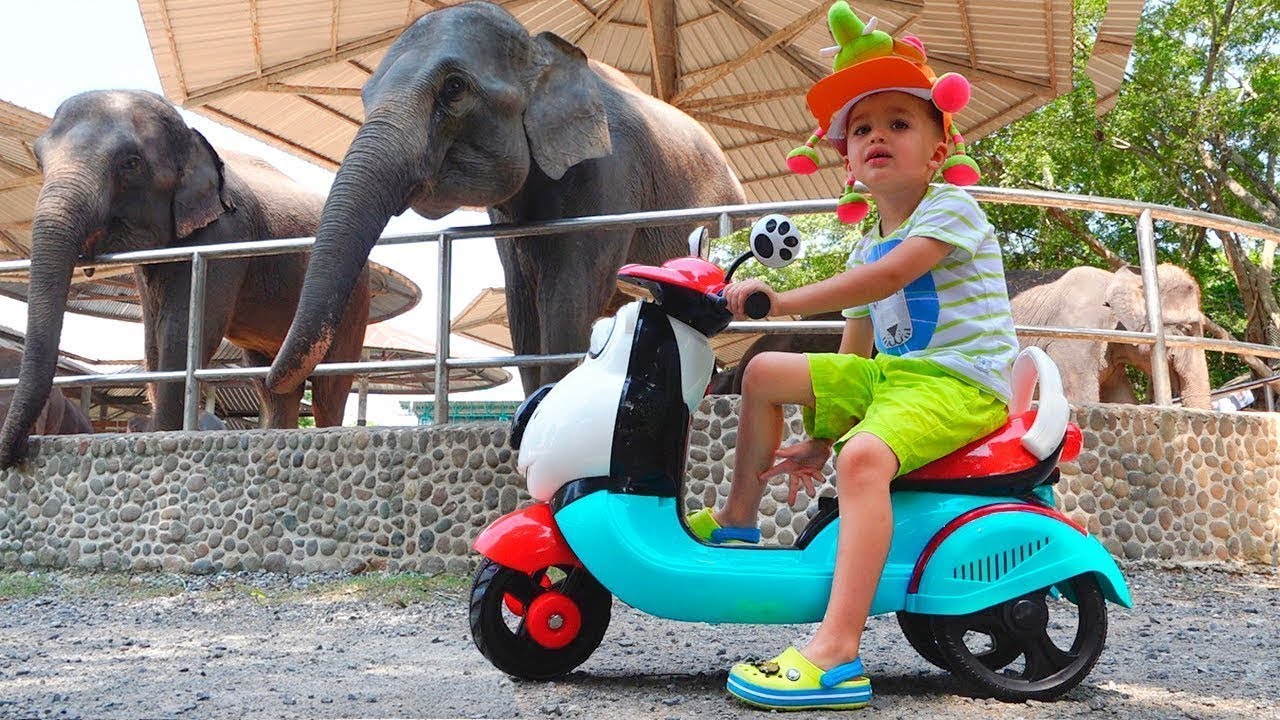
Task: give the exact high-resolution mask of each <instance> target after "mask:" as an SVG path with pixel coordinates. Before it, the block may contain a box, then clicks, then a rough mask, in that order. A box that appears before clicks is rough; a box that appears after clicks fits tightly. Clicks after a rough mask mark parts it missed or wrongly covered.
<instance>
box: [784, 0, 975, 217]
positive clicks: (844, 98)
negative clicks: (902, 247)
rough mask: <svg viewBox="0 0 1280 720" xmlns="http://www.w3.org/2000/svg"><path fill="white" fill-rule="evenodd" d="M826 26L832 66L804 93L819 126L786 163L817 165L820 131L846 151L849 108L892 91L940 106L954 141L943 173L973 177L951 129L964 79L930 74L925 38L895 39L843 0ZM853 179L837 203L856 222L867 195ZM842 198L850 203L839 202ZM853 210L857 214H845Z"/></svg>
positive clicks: (805, 169)
mask: <svg viewBox="0 0 1280 720" xmlns="http://www.w3.org/2000/svg"><path fill="white" fill-rule="evenodd" d="M827 26H828V27H829V28H830V30H831V35H832V37H834V38H835V41H836V43H837V45H836V46H835V47H833V48H827V49H826V50H824V51H823V54H824V55H834V56H835V60H834V61H833V63H832V64H833V72H832V73H831V74H830V75H828V76H827V77H825V78H823V79H821V80H819V81H818V82H817V83H815V84H814V86H813V88H812V89H810V90H809V94H808V95H807V96H806V98H805V100H806V102H807V103H808V105H809V112H811V113H812V114H813V116H814V119H816V120H817V121H818V127H817V129H816V130H815V131H814V133H813V135H812V136H810V138H809V141H808V142H806V143H805V144H804V145H802V146H801V147H798V148H796V149H795V150H792V151H791V153H790V154H789V155H788V156H787V166H788V167H789V168H790V169H791V170H792V171H793V172H797V173H800V174H808V173H811V172H814V171H815V170H817V168H818V154H817V150H816V149H815V147H814V146H815V145H816V144H817V142H818V140H819V139H821V138H823V137H825V138H826V139H827V141H828V142H829V143H831V145H832V146H833V147H834V148H835V149H836V151H838V152H839V153H840V155H841V156H842V157H845V156H846V155H847V140H846V138H845V132H846V125H847V121H846V118H848V116H849V111H850V110H851V109H852V108H853V106H854V105H856V104H857V103H858V102H859V101H861V100H862V99H863V98H865V97H867V96H868V95H873V94H875V93H880V92H890V91H896V92H905V93H908V94H910V95H915V96H916V97H919V98H922V99H924V100H928V101H930V102H932V103H933V104H934V106H936V107H937V108H938V109H939V110H940V111H941V112H942V126H943V131H944V132H945V133H946V134H947V136H948V138H949V139H950V140H951V141H952V142H953V143H954V146H955V147H954V152H953V154H952V155H951V157H949V158H948V159H947V161H946V163H945V164H944V165H943V167H942V175H943V178H944V179H945V180H946V181H947V182H950V183H953V184H955V185H972V184H973V183H976V182H977V181H978V179H979V173H978V168H977V165H976V164H975V163H974V162H973V160H972V159H970V158H969V157H968V155H967V154H966V151H965V145H964V138H962V137H960V135H959V133H956V132H954V129H953V122H952V116H953V114H954V113H958V112H960V111H961V110H962V109H964V107H965V105H967V104H968V102H969V96H970V93H971V88H970V86H969V81H968V80H966V79H965V78H964V77H963V76H961V75H959V74H957V73H945V74H944V75H942V76H941V77H939V76H937V75H935V74H934V72H933V69H932V68H930V67H929V65H928V63H927V56H926V54H925V50H924V43H922V42H921V41H920V40H919V39H918V38H915V37H912V36H906V37H903V38H900V39H894V38H892V37H891V36H890V35H889V34H888V33H886V32H884V31H882V30H876V19H875V18H874V17H873V18H871V19H870V20H868V21H867V22H866V23H863V22H862V21H861V20H859V19H858V16H857V15H856V14H854V12H853V10H852V8H850V7H849V4H848V3H847V2H845V0H838V1H837V2H836V3H835V4H834V5H832V6H831V9H830V10H829V11H828V12H827ZM846 161H847V157H846ZM854 182H855V180H854V178H853V177H852V175H850V177H849V178H848V180H847V182H846V183H845V192H844V194H843V195H842V197H841V203H840V206H838V209H837V212H838V214H840V215H841V219H844V220H845V221H846V222H857V221H858V220H861V219H862V217H863V216H865V215H866V200H865V198H862V196H861V195H860V194H859V193H855V192H853V183H854ZM846 199H848V200H847V202H846ZM858 203H860V204H861V207H860V208H859V207H857V205H856V204H858ZM846 204H854V205H853V206H851V207H848V208H844V207H843V206H844V205H846ZM855 215H856V219H849V218H853V217H854V216H855Z"/></svg>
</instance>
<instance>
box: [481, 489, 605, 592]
mask: <svg viewBox="0 0 1280 720" xmlns="http://www.w3.org/2000/svg"><path fill="white" fill-rule="evenodd" d="M471 547H472V549H474V550H475V551H476V552H478V553H480V554H481V555H483V556H485V557H487V558H489V559H490V560H492V561H494V562H496V563H498V564H499V565H503V566H505V567H509V568H511V569H513V570H519V571H520V572H522V573H525V574H528V575H532V574H533V573H535V572H537V571H539V570H542V569H544V568H548V567H551V566H552V565H572V566H574V567H582V562H581V561H580V560H578V556H576V555H574V554H573V551H572V550H570V549H569V543H567V542H565V539H564V536H563V535H561V534H560V530H559V528H557V527H556V521H555V518H554V517H553V516H552V515H551V506H549V505H547V504H546V503H537V504H534V505H530V506H529V507H526V508H522V509H520V510H516V511H514V512H510V513H507V514H506V515H503V516H502V517H500V518H498V519H497V520H495V521H494V523H493V524H492V525H490V526H489V527H487V528H485V529H484V531H483V532H481V533H480V535H479V536H478V537H476V541H475V543H473V544H472V546H471Z"/></svg>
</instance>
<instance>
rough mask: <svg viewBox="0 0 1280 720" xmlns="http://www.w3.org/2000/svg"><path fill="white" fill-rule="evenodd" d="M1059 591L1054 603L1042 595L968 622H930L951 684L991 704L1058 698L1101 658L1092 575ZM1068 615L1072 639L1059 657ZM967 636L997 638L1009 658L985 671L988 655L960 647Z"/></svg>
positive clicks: (947, 618) (1103, 622) (944, 618)
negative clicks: (973, 690)
mask: <svg viewBox="0 0 1280 720" xmlns="http://www.w3.org/2000/svg"><path fill="white" fill-rule="evenodd" d="M1059 587H1060V588H1061V590H1062V591H1063V592H1062V595H1063V596H1064V597H1062V598H1051V597H1050V588H1044V589H1043V590H1038V591H1036V592H1032V593H1028V594H1026V595H1023V596H1021V597H1017V598H1014V599H1012V600H1008V601H1006V602H1003V603H1000V604H999V605H995V606H993V607H990V608H987V609H985V610H981V611H979V612H976V613H972V614H970V615H935V616H933V617H932V622H931V624H932V628H933V634H934V637H935V638H936V640H937V645H938V651H939V653H940V654H941V655H942V657H943V659H944V660H945V661H946V662H947V663H948V664H949V665H950V666H951V671H952V672H953V673H955V674H956V675H957V676H958V677H960V678H961V679H963V680H966V681H968V682H969V683H970V684H972V685H973V686H976V687H977V688H978V689H979V691H980V692H982V693H983V694H985V695H989V696H990V697H994V698H996V699H998V700H1003V701H1006V702H1025V701H1027V700H1038V701H1045V700H1052V699H1054V698H1056V697H1058V696H1060V695H1062V694H1063V693H1066V692H1067V691H1069V690H1071V689H1072V688H1074V687H1075V686H1076V685H1079V684H1080V681H1081V680H1084V678H1085V676H1086V675H1088V674H1089V671H1090V670H1092V669H1093V666H1094V664H1095V663H1097V662H1098V658H1099V656H1101V655H1102V649H1103V646H1104V645H1105V644H1106V639H1107V605H1106V598H1104V597H1103V595H1102V589H1101V588H1100V587H1099V586H1098V581H1097V580H1095V579H1094V578H1093V576H1092V575H1088V574H1085V575H1077V576H1076V577H1074V578H1071V579H1070V580H1068V581H1066V582H1064V583H1060V584H1059ZM1068 598H1070V599H1071V600H1068ZM1073 602H1074V604H1072V603H1073ZM1070 614H1074V615H1075V623H1074V635H1073V636H1072V637H1070V638H1069V641H1068V642H1069V645H1068V646H1067V648H1066V649H1064V648H1063V646H1062V645H1060V644H1059V641H1060V640H1063V641H1067V638H1065V637H1064V635H1065V634H1069V633H1070V630H1068V629H1066V626H1069V625H1070V624H1071V623H1070V622H1069V621H1068V618H1067V616H1068V615H1070ZM1064 630H1065V632H1064ZM1050 631H1052V632H1050ZM973 634H979V635H985V636H987V637H988V638H1000V639H1001V641H1002V642H1001V643H997V644H998V645H999V644H1003V641H1007V642H1009V643H1011V644H1012V645H1011V647H1012V650H1009V652H1010V653H1013V652H1014V651H1015V650H1016V654H1013V655H1012V657H1011V658H1010V660H1009V661H1008V662H1006V663H1004V664H1003V665H1001V666H1000V667H997V668H992V667H990V666H989V665H988V663H987V662H984V655H986V656H987V658H985V659H988V661H989V657H990V654H989V653H979V654H975V653H974V652H973V650H971V649H970V647H969V646H968V645H967V644H966V638H967V637H968V636H972V635H973ZM1055 636H1057V637H1055ZM1064 644H1065V643H1064ZM997 649H1001V648H997Z"/></svg>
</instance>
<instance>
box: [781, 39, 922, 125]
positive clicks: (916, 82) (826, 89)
mask: <svg viewBox="0 0 1280 720" xmlns="http://www.w3.org/2000/svg"><path fill="white" fill-rule="evenodd" d="M890 90H902V91H909V92H911V94H913V95H918V92H912V91H924V92H926V93H930V95H929V97H932V92H933V79H932V78H930V77H929V76H928V75H926V74H925V71H924V69H923V68H922V67H921V66H919V65H916V64H915V63H913V62H911V61H909V60H906V59H904V58H900V57H897V56H894V55H887V56H884V57H878V58H873V59H871V60H865V61H863V62H860V63H858V64H856V65H852V66H850V67H847V68H845V69H844V70H841V71H840V72H838V73H832V74H831V75H828V76H827V77H825V78H823V79H821V80H819V81H818V82H817V83H815V84H814V86H813V88H812V89H810V90H809V94H808V95H807V96H805V101H806V102H807V103H808V105H809V112H811V113H813V117H814V119H815V120H817V121H818V127H820V128H822V131H823V133H829V132H830V130H831V127H830V125H831V119H832V116H834V115H835V114H836V113H838V112H840V110H841V109H842V108H844V106H845V105H846V104H848V103H849V101H850V100H853V99H854V98H860V97H865V96H866V95H870V94H872V93H876V92H885V91H890Z"/></svg>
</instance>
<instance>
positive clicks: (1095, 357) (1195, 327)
mask: <svg viewBox="0 0 1280 720" xmlns="http://www.w3.org/2000/svg"><path fill="white" fill-rule="evenodd" d="M1156 274H1157V277H1158V278H1159V282H1160V306H1161V312H1162V318H1163V322H1164V330H1165V333H1166V334H1170V335H1185V336H1195V337H1201V336H1203V335H1204V321H1205V317H1204V314H1203V312H1202V311H1201V309H1200V285H1199V284H1197V283H1196V280H1195V278H1193V277H1191V275H1190V273H1188V272H1187V271H1186V270H1184V269H1182V268H1180V267H1178V266H1176V265H1171V264H1167V263H1165V264H1161V265H1159V266H1158V267H1157V268H1156ZM1011 305H1012V309H1013V319H1014V321H1015V322H1016V323H1017V324H1019V325H1039V326H1049V327H1055V326H1056V327H1083V328H1097V329H1100V330H1130V331H1133V332H1150V324H1149V323H1148V322H1147V311H1146V303H1145V300H1144V298H1143V293H1142V278H1141V276H1140V275H1139V274H1138V273H1137V272H1135V271H1134V270H1132V269H1130V268H1127V267H1125V268H1120V269H1119V270H1116V271H1114V272H1112V271H1108V270H1102V269H1099V268H1095V267H1077V268H1072V269H1071V270H1068V271H1067V272H1066V273H1064V274H1063V275H1062V277H1060V278H1058V279H1057V280H1054V281H1053V282H1050V283H1046V284H1043V285H1037V286H1036V287H1033V288H1029V289H1027V290H1025V291H1023V292H1022V293H1021V294H1019V295H1018V296H1017V297H1015V298H1013V300H1012V301H1011ZM1020 340H1021V343H1022V346H1023V347H1027V346H1032V345H1034V346H1036V347H1039V348H1041V349H1043V350H1044V351H1045V352H1046V353H1048V354H1049V357H1051V358H1053V360H1054V362H1056V363H1057V365H1058V369H1059V370H1060V371H1061V372H1062V384H1063V389H1064V390H1065V391H1066V395H1067V400H1068V401H1070V402H1072V403H1075V404H1079V403H1096V402H1116V403H1135V402H1137V399H1136V397H1135V395H1134V392H1133V386H1132V384H1130V382H1129V377H1128V375H1127V374H1126V372H1125V367H1126V366H1131V367H1134V368H1136V369H1138V370H1141V371H1142V372H1144V373H1146V374H1147V375H1150V374H1151V348H1152V346H1151V345H1131V344H1128V343H1123V342H1096V341H1089V340H1062V339H1058V338H1021V339H1020ZM1167 352H1168V358H1169V380H1170V384H1171V385H1172V388H1173V394H1174V396H1178V395H1181V397H1182V405H1183V407H1188V408H1196V409H1203V410H1207V409H1208V408H1209V366H1208V363H1207V362H1206V360H1205V355H1204V350H1196V349H1190V348H1179V347H1170V348H1169V349H1168V351H1167Z"/></svg>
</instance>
